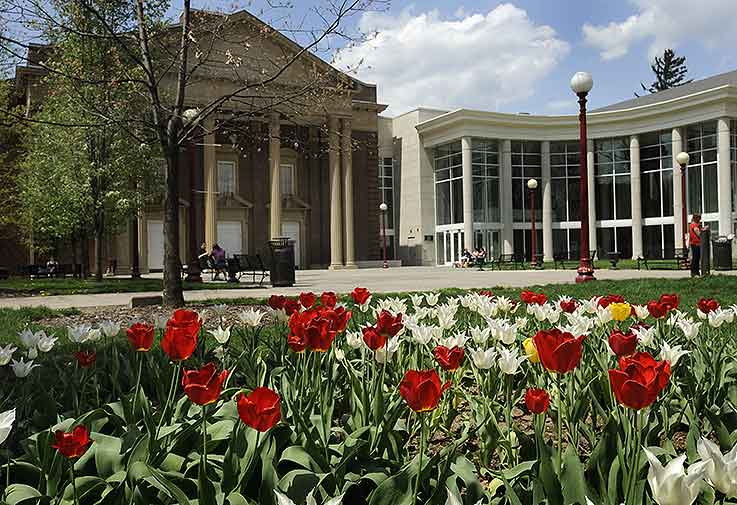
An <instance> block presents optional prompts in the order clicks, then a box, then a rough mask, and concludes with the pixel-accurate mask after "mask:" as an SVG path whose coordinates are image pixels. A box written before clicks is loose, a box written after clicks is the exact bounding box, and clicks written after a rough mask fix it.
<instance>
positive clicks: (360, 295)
mask: <svg viewBox="0 0 737 505" xmlns="http://www.w3.org/2000/svg"><path fill="white" fill-rule="evenodd" d="M351 297H352V298H353V303H355V304H356V305H368V304H369V303H370V302H371V292H370V291H369V290H368V289H366V288H355V289H354V290H353V291H352V292H351Z"/></svg>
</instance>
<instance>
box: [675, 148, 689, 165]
mask: <svg viewBox="0 0 737 505" xmlns="http://www.w3.org/2000/svg"><path fill="white" fill-rule="evenodd" d="M690 159H691V157H690V156H689V155H688V153H686V152H680V153H678V154H677V155H676V162H677V163H678V164H679V165H680V166H681V168H684V167H685V166H686V165H688V162H689V160H690Z"/></svg>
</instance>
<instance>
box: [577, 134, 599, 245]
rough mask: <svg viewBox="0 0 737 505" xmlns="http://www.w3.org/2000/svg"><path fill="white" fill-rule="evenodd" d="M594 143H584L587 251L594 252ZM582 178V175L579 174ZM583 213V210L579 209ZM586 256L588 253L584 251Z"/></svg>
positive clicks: (591, 141) (590, 141)
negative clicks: (587, 207) (587, 214)
mask: <svg viewBox="0 0 737 505" xmlns="http://www.w3.org/2000/svg"><path fill="white" fill-rule="evenodd" d="M594 168H595V167H594V141H593V140H591V139H589V140H588V141H587V143H586V171H587V174H586V177H587V178H588V196H589V209H588V211H589V249H590V250H592V251H596V250H597V249H598V246H597V244H596V178H595V177H594ZM581 176H582V177H583V174H581ZM581 212H584V209H581ZM586 253H587V254H588V251H586Z"/></svg>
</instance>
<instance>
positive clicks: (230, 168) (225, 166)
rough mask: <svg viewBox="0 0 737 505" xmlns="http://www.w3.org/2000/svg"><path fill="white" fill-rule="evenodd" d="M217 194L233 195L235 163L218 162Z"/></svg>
mask: <svg viewBox="0 0 737 505" xmlns="http://www.w3.org/2000/svg"><path fill="white" fill-rule="evenodd" d="M217 166H218V193H219V194H221V195H223V194H232V193H235V163H234V162H232V161H218V165H217Z"/></svg>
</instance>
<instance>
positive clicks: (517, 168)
mask: <svg viewBox="0 0 737 505" xmlns="http://www.w3.org/2000/svg"><path fill="white" fill-rule="evenodd" d="M540 174H541V169H540V142H529V141H525V142H519V141H513V142H512V216H513V220H514V222H517V223H529V222H530V221H531V220H532V210H531V208H530V195H529V193H528V191H529V190H528V189H527V181H528V180H529V179H537V180H538V182H540ZM538 188H539V187H538ZM534 197H535V209H536V210H537V211H538V212H537V214H536V216H535V220H536V221H541V220H542V191H541V190H540V189H537V190H535V195H534Z"/></svg>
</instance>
